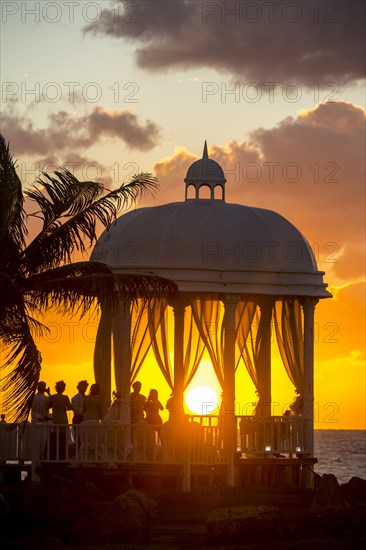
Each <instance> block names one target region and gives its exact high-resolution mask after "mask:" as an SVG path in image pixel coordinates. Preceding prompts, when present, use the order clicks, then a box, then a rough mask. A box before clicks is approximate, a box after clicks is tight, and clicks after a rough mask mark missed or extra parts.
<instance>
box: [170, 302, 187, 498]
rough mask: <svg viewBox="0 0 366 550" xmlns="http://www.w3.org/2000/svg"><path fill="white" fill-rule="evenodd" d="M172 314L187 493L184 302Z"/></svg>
mask: <svg viewBox="0 0 366 550" xmlns="http://www.w3.org/2000/svg"><path fill="white" fill-rule="evenodd" d="M172 307H173V313H174V388H173V392H174V399H175V400H176V403H179V409H180V413H181V420H178V421H177V426H176V429H177V430H181V429H182V430H183V432H182V434H181V438H182V439H181V441H184V445H183V449H182V451H183V453H182V454H183V456H182V467H183V475H182V491H183V492H184V493H189V492H190V490H191V449H190V441H191V440H190V436H189V432H187V431H186V432H185V433H184V430H186V429H187V427H186V426H185V424H184V408H183V387H184V316H185V311H186V307H187V304H186V301H185V300H184V299H183V298H177V299H176V300H174V302H173V303H172Z"/></svg>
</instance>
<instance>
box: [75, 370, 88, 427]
mask: <svg viewBox="0 0 366 550" xmlns="http://www.w3.org/2000/svg"><path fill="white" fill-rule="evenodd" d="M88 386H89V384H88V382H87V381H86V380H80V382H79V383H78V385H77V386H76V387H77V389H78V393H77V394H75V395H74V397H73V398H72V399H71V406H72V410H73V411H74V417H73V419H72V423H73V424H81V422H82V421H83V420H84V399H85V392H86V390H87V388H88Z"/></svg>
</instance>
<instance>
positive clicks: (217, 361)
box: [192, 299, 225, 388]
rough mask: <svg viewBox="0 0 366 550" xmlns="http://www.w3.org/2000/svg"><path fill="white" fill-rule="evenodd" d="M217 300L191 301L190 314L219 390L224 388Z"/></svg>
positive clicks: (221, 314) (219, 309) (220, 310)
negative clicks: (207, 355)
mask: <svg viewBox="0 0 366 550" xmlns="http://www.w3.org/2000/svg"><path fill="white" fill-rule="evenodd" d="M222 310H223V308H222V304H221V302H220V301H219V300H200V299H193V300H192V314H193V318H194V321H195V324H196V326H197V329H198V331H199V333H200V336H201V338H202V341H203V343H204V345H205V347H206V349H207V351H208V354H209V356H210V359H211V363H212V366H213V369H214V371H215V374H216V376H217V380H218V381H219V384H220V386H221V388H223V386H224V337H225V332H224V323H223V322H222V317H223V313H222Z"/></svg>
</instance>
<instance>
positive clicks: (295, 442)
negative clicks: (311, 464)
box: [237, 416, 308, 457]
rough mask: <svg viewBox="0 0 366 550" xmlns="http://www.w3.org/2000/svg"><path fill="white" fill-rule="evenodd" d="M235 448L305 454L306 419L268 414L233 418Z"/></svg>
mask: <svg viewBox="0 0 366 550" xmlns="http://www.w3.org/2000/svg"><path fill="white" fill-rule="evenodd" d="M237 423H238V433H239V442H238V450H240V452H241V453H244V454H249V455H250V454H252V455H256V454H262V455H263V453H264V454H265V453H271V454H288V455H289V456H290V457H291V456H293V455H295V456H296V455H300V454H301V455H302V454H306V453H307V444H306V425H307V423H308V420H307V419H306V418H304V417H301V416H296V417H294V416H288V417H286V416H271V417H269V418H255V417H253V416H241V417H237Z"/></svg>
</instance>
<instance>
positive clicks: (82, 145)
mask: <svg viewBox="0 0 366 550" xmlns="http://www.w3.org/2000/svg"><path fill="white" fill-rule="evenodd" d="M1 132H2V134H3V135H4V136H5V138H6V139H7V140H8V141H10V143H11V147H12V150H13V152H14V153H16V154H29V155H48V154H55V153H58V152H59V151H64V150H70V149H71V150H74V151H75V150H83V149H86V148H88V147H91V146H92V145H94V144H95V143H97V142H98V141H99V140H100V138H101V137H103V136H105V137H109V138H119V139H121V140H122V141H124V142H125V143H126V145H127V146H128V147H130V148H133V149H139V150H142V151H148V150H150V149H152V148H153V147H154V146H155V145H156V144H157V141H158V138H159V128H158V126H157V125H156V124H155V123H154V122H152V121H150V120H146V121H145V122H142V121H141V120H140V119H139V118H138V117H137V115H135V114H134V113H131V112H130V111H127V110H125V111H118V112H117V111H107V110H106V109H102V108H100V107H95V108H94V109H93V111H92V112H91V113H89V114H87V115H81V116H73V115H70V114H69V113H67V112H66V111H58V112H57V113H52V114H50V115H49V117H48V125H47V127H46V128H42V129H39V128H36V127H35V125H34V122H33V121H32V120H31V119H30V118H27V117H26V116H24V115H20V114H19V113H17V112H16V110H15V109H14V108H12V109H9V110H8V111H5V112H4V113H3V115H2V120H1Z"/></svg>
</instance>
